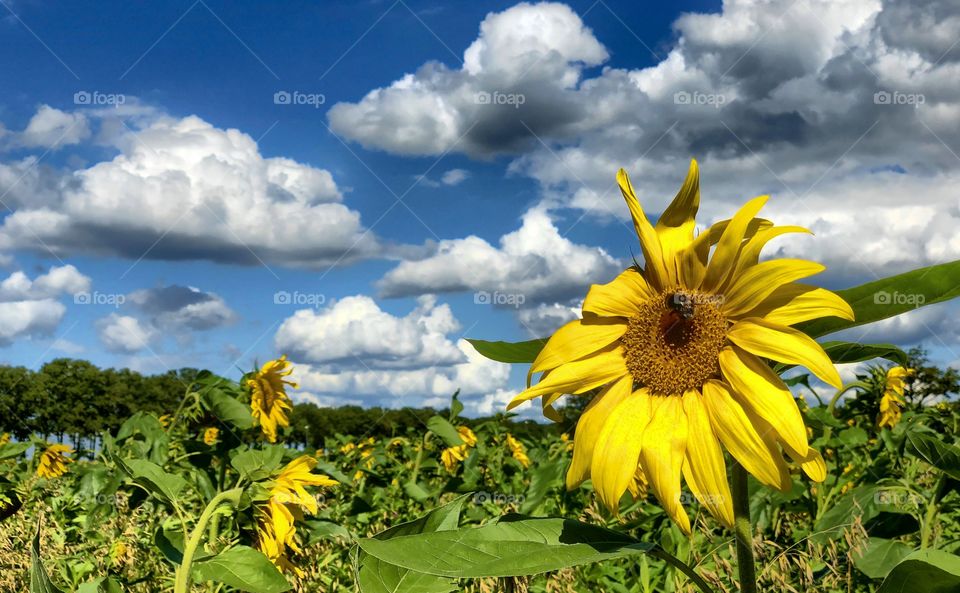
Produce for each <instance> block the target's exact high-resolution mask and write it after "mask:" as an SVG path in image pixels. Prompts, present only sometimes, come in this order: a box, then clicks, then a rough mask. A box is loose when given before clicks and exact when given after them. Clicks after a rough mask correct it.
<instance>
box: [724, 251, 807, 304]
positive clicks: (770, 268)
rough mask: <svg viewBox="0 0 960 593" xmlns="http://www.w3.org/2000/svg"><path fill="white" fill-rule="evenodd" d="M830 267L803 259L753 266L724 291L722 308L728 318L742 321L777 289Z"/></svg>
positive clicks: (771, 261)
mask: <svg viewBox="0 0 960 593" xmlns="http://www.w3.org/2000/svg"><path fill="white" fill-rule="evenodd" d="M825 269H826V268H825V267H824V266H822V265H820V264H818V263H814V262H811V261H806V260H803V259H786V258H785V259H774V260H770V261H765V262H761V263H759V264H757V265H755V266H750V267H749V268H747V269H746V270H744V272H743V273H742V274H741V275H740V276H738V277H737V278H734V279H733V281H732V282H731V283H730V286H729V287H728V288H727V289H726V290H725V291H724V293H725V295H726V298H725V299H724V301H723V305H722V306H721V309H722V310H723V313H724V315H726V316H727V318H734V319H735V318H738V317H740V316H742V315H743V314H744V313H746V312H747V311H750V310H751V309H753V308H755V307H756V306H757V305H759V304H760V303H762V302H763V301H764V299H766V298H767V297H768V296H770V294H772V293H773V292H774V291H775V290H777V289H778V288H780V287H781V286H783V285H784V284H788V283H790V282H793V281H794V280H799V279H800V278H806V277H807V276H813V275H814V274H819V273H820V272H822V271H824V270H825Z"/></svg>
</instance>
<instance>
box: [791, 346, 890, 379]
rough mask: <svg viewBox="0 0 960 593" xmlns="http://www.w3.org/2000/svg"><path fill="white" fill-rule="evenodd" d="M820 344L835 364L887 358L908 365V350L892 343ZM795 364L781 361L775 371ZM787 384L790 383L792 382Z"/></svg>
mask: <svg viewBox="0 0 960 593" xmlns="http://www.w3.org/2000/svg"><path fill="white" fill-rule="evenodd" d="M820 345H821V346H822V347H823V350H824V352H826V353H827V356H829V357H830V360H831V361H833V363H834V364H845V363H851V362H863V361H865V360H873V359H874V358H885V359H887V360H889V361H891V362H895V363H897V364H900V365H906V364H907V362H908V357H907V354H906V352H904V351H903V350H901V349H900V348H897V347H896V346H894V345H892V344H858V343H856V342H841V341H828V342H821V343H820ZM795 366H796V365H793V364H782V363H780V364H777V365H775V366H774V371H776V372H777V374H780V373H783V372H784V371H787V370H789V369H792V368H793V367H795ZM802 376H804V375H801V377H802ZM787 384H788V385H790V384H791V383H787ZM794 384H795V383H794Z"/></svg>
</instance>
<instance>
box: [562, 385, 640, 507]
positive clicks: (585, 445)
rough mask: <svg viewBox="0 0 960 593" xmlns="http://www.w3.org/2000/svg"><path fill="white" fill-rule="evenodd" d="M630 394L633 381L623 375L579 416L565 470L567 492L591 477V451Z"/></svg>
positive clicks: (594, 399) (595, 398) (596, 397)
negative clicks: (615, 412)
mask: <svg viewBox="0 0 960 593" xmlns="http://www.w3.org/2000/svg"><path fill="white" fill-rule="evenodd" d="M632 391H633V377H631V376H629V375H626V376H624V377H622V378H621V379H620V380H619V381H616V382H614V383H611V384H610V385H609V386H607V387H606V388H605V389H604V390H603V391H601V392H600V393H599V394H597V395H596V396H595V397H594V398H593V400H591V401H590V403H589V404H588V405H587V408H586V409H585V410H584V411H583V413H582V414H580V419H579V420H577V431H576V433H575V434H574V438H573V461H571V462H570V469H568V470H567V488H568V489H569V490H573V489H574V488H576V487H577V486H579V485H580V484H581V483H582V482H583V481H584V480H586V479H587V478H589V477H590V464H591V463H592V462H593V450H594V447H596V444H597V438H598V437H599V436H600V431H601V430H602V429H603V425H604V423H606V421H607V418H609V417H610V412H611V411H612V410H613V409H614V408H615V407H617V405H618V404H619V403H620V402H622V401H623V400H624V399H625V398H626V397H627V396H629V395H630V394H631V393H632Z"/></svg>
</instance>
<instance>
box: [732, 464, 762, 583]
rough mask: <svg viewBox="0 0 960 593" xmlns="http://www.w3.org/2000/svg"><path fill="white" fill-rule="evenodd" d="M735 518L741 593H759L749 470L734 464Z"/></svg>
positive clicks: (734, 525) (734, 526)
mask: <svg viewBox="0 0 960 593" xmlns="http://www.w3.org/2000/svg"><path fill="white" fill-rule="evenodd" d="M732 478H733V516H734V524H733V528H734V533H735V535H736V540H737V575H738V577H739V578H740V593H757V569H756V566H754V559H753V524H752V523H751V522H750V496H749V494H748V493H747V470H745V469H743V466H741V465H740V464H739V463H737V462H736V461H734V462H733V476H732Z"/></svg>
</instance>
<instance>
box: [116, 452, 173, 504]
mask: <svg viewBox="0 0 960 593" xmlns="http://www.w3.org/2000/svg"><path fill="white" fill-rule="evenodd" d="M117 462H118V463H119V464H120V466H121V467H122V468H123V469H124V471H126V472H127V473H128V474H130V477H132V478H133V481H134V482H136V483H137V484H139V485H140V486H143V487H144V488H145V489H147V490H148V491H149V492H150V493H152V494H154V495H156V496H158V497H159V498H161V499H162V500H165V501H167V502H173V501H174V500H176V499H177V496H178V495H179V494H180V492H181V491H182V490H183V489H184V487H185V486H186V485H187V481H186V480H184V479H183V478H181V477H180V476H178V475H176V474H171V473H167V472H165V471H164V470H163V468H162V467H160V466H159V465H157V464H156V463H152V462H150V461H146V460H144V459H122V460H121V459H117Z"/></svg>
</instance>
